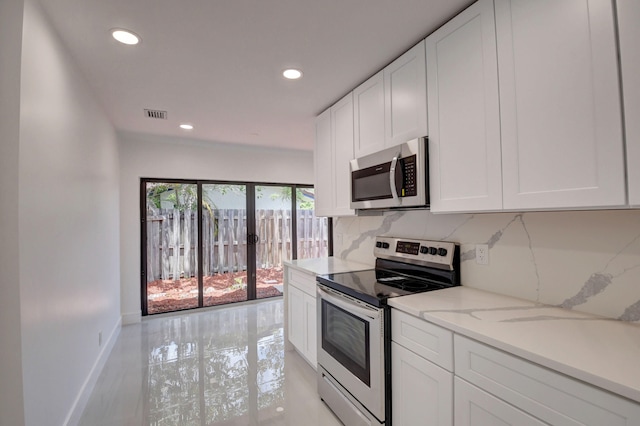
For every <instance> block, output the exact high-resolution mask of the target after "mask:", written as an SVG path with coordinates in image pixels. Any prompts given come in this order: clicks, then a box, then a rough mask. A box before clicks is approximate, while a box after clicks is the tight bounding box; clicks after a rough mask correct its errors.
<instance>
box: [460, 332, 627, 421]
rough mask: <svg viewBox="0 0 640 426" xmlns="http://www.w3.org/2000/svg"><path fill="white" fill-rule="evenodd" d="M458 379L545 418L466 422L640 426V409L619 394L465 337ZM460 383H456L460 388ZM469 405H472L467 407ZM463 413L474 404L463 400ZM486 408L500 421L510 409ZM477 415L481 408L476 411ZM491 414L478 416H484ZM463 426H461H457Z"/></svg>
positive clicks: (461, 342)
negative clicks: (505, 411) (529, 421)
mask: <svg viewBox="0 0 640 426" xmlns="http://www.w3.org/2000/svg"><path fill="white" fill-rule="evenodd" d="M454 348H455V349H454V358H455V375H456V378H459V379H463V380H464V381H466V382H468V383H471V384H472V385H475V386H477V387H478V388H480V389H482V390H483V391H485V392H488V393H490V394H492V395H493V396H494V397H496V398H497V399H498V400H501V401H503V402H504V403H505V404H509V405H510V406H513V407H515V408H517V409H518V410H521V411H523V412H525V413H527V414H528V415H530V416H533V417H535V418H537V419H540V420H541V422H538V423H524V422H523V423H520V422H516V423H510V422H504V423H500V422H498V423H490V422H489V423H482V422H480V423H475V422H474V423H460V424H461V425H466V424H474V425H475V424H477V425H483V426H484V425H486V424H489V425H492V424H496V425H497V424H500V425H503V424H517V425H523V424H527V425H528V424H535V425H538V424H550V425H554V426H578V425H585V426H603V425H607V426H637V425H639V424H640V404H637V403H634V402H632V401H629V400H627V399H625V398H622V397H619V396H616V395H613V394H611V393H609V392H606V391H604V390H602V389H599V388H596V387H594V386H591V385H588V384H585V383H584V382H581V381H578V380H576V379H573V378H571V377H568V376H565V375H563V374H559V373H556V372H554V371H551V370H549V369H547V368H544V367H542V366H540V365H537V364H534V363H531V362H529V361H525V360H524V359H522V358H518V357H516V356H513V355H511V354H508V353H506V352H503V351H500V350H498V349H495V348H493V347H491V346H487V345H484V344H482V343H478V342H476V341H474V340H471V339H468V338H466V337H463V336H459V335H455V336H454ZM459 382H460V380H456V386H457V385H458V383H459ZM464 404H467V405H466V406H465V405H464ZM459 405H460V406H459ZM455 406H456V416H457V413H458V410H460V411H461V412H465V411H468V410H470V408H469V407H468V403H466V402H465V399H464V398H462V399H460V400H459V398H458V392H457V389H456V399H455ZM494 406H495V407H498V404H492V405H482V408H483V409H484V410H485V411H489V414H487V415H494V414H495V416H494V417H496V418H500V416H501V415H502V413H503V412H504V410H505V409H504V407H501V408H496V410H497V411H496V412H495V413H492V409H490V408H488V407H494ZM474 410H475V411H478V409H476V408H474ZM482 415H485V414H480V413H477V414H474V415H473V416H482ZM457 424H458V423H457V422H456V425H457Z"/></svg>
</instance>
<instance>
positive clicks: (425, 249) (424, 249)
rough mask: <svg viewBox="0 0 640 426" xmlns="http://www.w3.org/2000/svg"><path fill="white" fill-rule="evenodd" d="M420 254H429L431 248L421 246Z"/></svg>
mask: <svg viewBox="0 0 640 426" xmlns="http://www.w3.org/2000/svg"><path fill="white" fill-rule="evenodd" d="M420 253H422V254H427V253H429V247H427V246H421V247H420Z"/></svg>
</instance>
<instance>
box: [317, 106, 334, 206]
mask: <svg viewBox="0 0 640 426" xmlns="http://www.w3.org/2000/svg"><path fill="white" fill-rule="evenodd" d="M315 124H316V135H315V136H316V144H315V150H314V151H313V158H314V166H315V183H314V196H315V206H314V209H315V215H316V216H331V214H332V213H333V212H332V207H331V204H332V197H333V187H332V178H331V176H333V174H334V173H333V167H334V165H333V149H332V143H331V110H330V109H328V110H326V111H325V112H323V113H322V114H320V115H319V116H318V117H316V123H315Z"/></svg>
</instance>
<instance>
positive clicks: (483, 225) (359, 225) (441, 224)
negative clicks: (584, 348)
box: [333, 210, 640, 324]
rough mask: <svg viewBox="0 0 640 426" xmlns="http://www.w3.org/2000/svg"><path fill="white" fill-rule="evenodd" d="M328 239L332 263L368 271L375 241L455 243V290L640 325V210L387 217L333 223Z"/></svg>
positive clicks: (410, 213) (393, 214)
mask: <svg viewBox="0 0 640 426" xmlns="http://www.w3.org/2000/svg"><path fill="white" fill-rule="evenodd" d="M333 232H334V255H335V256H337V257H340V258H343V259H348V260H353V261H359V262H364V263H368V264H373V263H374V256H373V244H374V238H375V237H376V236H377V235H388V236H395V237H406V238H418V239H434V240H447V241H454V242H456V243H459V244H460V245H461V266H460V268H461V277H462V285H465V286H469V287H475V288H479V289H483V290H487V291H492V292H496V293H501V294H506V295H510V296H515V297H520V298H523V299H527V300H532V301H535V302H540V303H544V304H549V305H554V306H560V307H564V308H567V309H574V310H577V311H581V312H588V313H592V314H596V315H601V316H605V317H608V318H613V319H618V320H622V321H629V322H637V323H639V324H640V210H616V211H572V212H528V213H483V214H432V213H430V212H429V211H427V210H415V211H405V212H386V213H384V215H382V216H361V217H347V218H335V219H334V229H333ZM476 244H488V246H489V264H488V265H479V264H477V263H476V261H475V245H476Z"/></svg>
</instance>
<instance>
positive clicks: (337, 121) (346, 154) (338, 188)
mask: <svg viewBox="0 0 640 426" xmlns="http://www.w3.org/2000/svg"><path fill="white" fill-rule="evenodd" d="M331 125H332V142H333V146H334V171H333V173H332V177H333V179H334V182H333V183H332V186H333V201H332V207H333V215H332V216H350V215H354V214H355V211H354V210H351V209H350V208H349V204H350V203H351V185H350V182H351V170H350V168H349V162H350V161H351V160H352V159H353V97H352V95H351V93H349V94H348V95H347V96H345V97H344V98H342V99H341V100H340V101H338V102H337V103H336V104H335V105H334V106H332V107H331ZM325 179H326V176H325Z"/></svg>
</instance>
